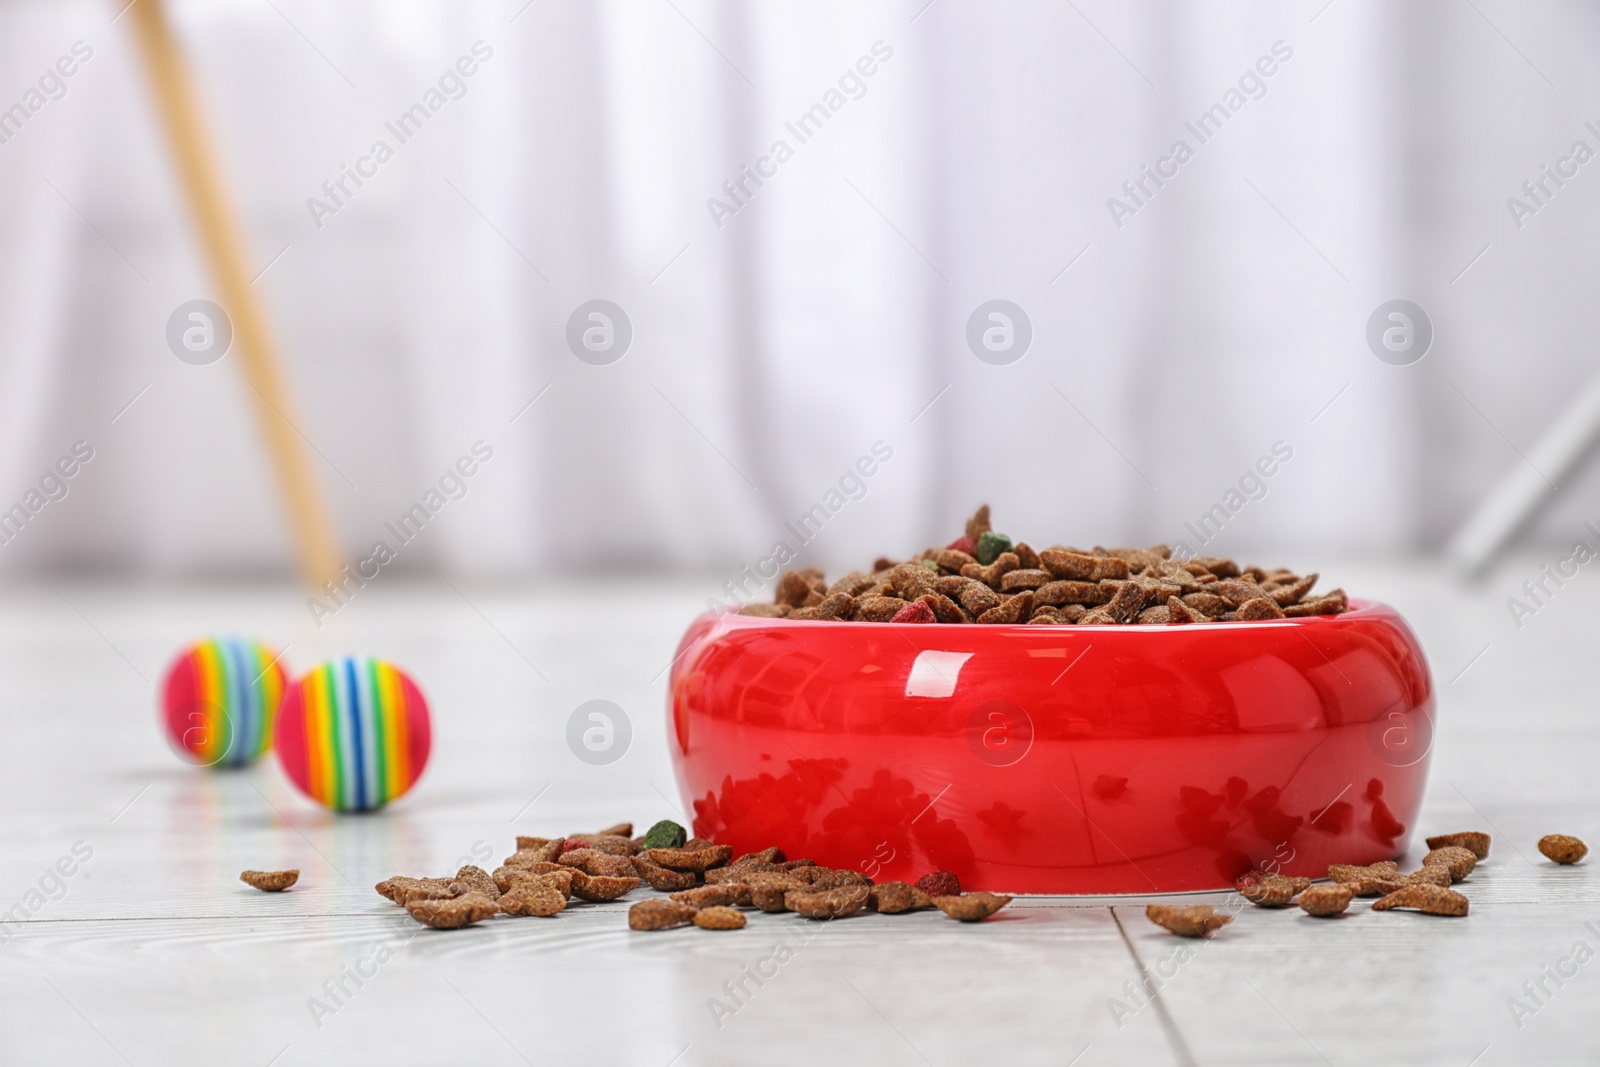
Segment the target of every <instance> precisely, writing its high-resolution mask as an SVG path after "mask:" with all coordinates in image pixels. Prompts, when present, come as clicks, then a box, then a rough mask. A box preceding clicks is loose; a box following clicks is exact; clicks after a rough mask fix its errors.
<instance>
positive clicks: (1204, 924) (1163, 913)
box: [1144, 904, 1233, 937]
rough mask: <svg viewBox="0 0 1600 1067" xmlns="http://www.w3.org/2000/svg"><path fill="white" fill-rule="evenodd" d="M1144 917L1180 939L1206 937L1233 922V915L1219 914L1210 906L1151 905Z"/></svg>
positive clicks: (1145, 911)
mask: <svg viewBox="0 0 1600 1067" xmlns="http://www.w3.org/2000/svg"><path fill="white" fill-rule="evenodd" d="M1144 916H1145V918H1147V919H1149V920H1150V921H1151V922H1153V923H1155V924H1156V925H1157V926H1160V927H1163V928H1165V929H1167V930H1171V931H1172V932H1173V933H1175V934H1177V935H1179V936H1180V937H1204V936H1206V935H1207V934H1209V933H1210V932H1211V931H1213V930H1220V929H1222V927H1224V926H1227V925H1228V924H1229V923H1231V922H1233V916H1232V915H1221V914H1218V912H1217V909H1215V908H1213V907H1212V906H1211V905H1210V904H1190V905H1188V906H1184V905H1179V904H1150V905H1147V906H1146V907H1145V909H1144Z"/></svg>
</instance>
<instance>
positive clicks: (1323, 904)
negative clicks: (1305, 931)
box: [1299, 885, 1356, 917]
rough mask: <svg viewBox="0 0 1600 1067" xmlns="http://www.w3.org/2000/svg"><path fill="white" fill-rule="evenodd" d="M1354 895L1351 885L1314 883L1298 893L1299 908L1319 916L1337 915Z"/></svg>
mask: <svg viewBox="0 0 1600 1067" xmlns="http://www.w3.org/2000/svg"><path fill="white" fill-rule="evenodd" d="M1355 895H1356V892H1355V888H1354V887H1353V886H1348V885H1314V886H1312V887H1311V888H1310V889H1307V890H1306V891H1305V892H1304V893H1301V894H1300V899H1299V904H1300V910H1301V911H1303V912H1305V913H1306V914H1307V915H1316V916H1319V917H1326V916H1329V915H1339V914H1341V913H1343V911H1344V910H1345V909H1346V908H1348V907H1349V906H1350V900H1351V898H1353V897H1354V896H1355Z"/></svg>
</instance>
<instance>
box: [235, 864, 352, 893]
mask: <svg viewBox="0 0 1600 1067" xmlns="http://www.w3.org/2000/svg"><path fill="white" fill-rule="evenodd" d="M299 880H300V869H299V868H298V867H297V868H295V869H294V870H291V871H242V872H240V874H239V881H241V882H243V883H245V884H246V885H248V886H252V887H254V888H256V889H259V890H261V891H262V892H263V893H281V892H283V891H284V890H285V889H288V888H289V887H290V886H292V885H294V884H295V883H296V882H298V881H299ZM380 892H382V891H381V890H380Z"/></svg>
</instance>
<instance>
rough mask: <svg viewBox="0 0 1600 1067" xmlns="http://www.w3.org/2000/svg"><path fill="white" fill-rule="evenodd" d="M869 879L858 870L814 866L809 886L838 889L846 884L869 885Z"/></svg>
mask: <svg viewBox="0 0 1600 1067" xmlns="http://www.w3.org/2000/svg"><path fill="white" fill-rule="evenodd" d="M871 884H872V881H871V879H869V878H867V876H866V875H864V874H862V873H861V872H859V871H850V870H844V869H842V868H839V869H835V868H829V867H818V868H815V873H813V874H812V875H811V888H813V889H840V888H842V887H844V886H847V885H871Z"/></svg>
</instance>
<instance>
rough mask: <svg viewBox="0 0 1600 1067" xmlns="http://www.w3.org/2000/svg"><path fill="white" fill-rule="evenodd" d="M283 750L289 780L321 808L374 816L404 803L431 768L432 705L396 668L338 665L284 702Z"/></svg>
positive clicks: (312, 675) (364, 662)
mask: <svg viewBox="0 0 1600 1067" xmlns="http://www.w3.org/2000/svg"><path fill="white" fill-rule="evenodd" d="M277 748H278V761H279V762H280V763H282V764H283V770H284V773H285V774H287V775H288V776H289V780H290V781H292V782H294V784H295V785H296V786H298V787H299V788H300V790H301V792H303V793H305V794H306V796H308V797H310V798H311V799H312V800H315V801H316V802H317V803H318V804H321V805H322V806H323V807H325V808H332V809H333V810H334V811H373V810H375V809H377V808H381V807H383V806H384V805H385V804H387V803H389V801H391V800H396V799H398V798H399V797H401V796H404V795H405V793H406V791H407V790H409V789H410V788H411V787H412V786H413V785H415V784H416V781H417V779H418V778H419V777H421V776H422V769H423V768H424V767H426V766H427V765H428V753H429V751H430V750H431V749H432V726H431V724H430V723H429V719H428V703H427V701H425V700H424V699H423V698H422V693H421V692H420V691H419V690H418V689H417V687H416V684H415V683H413V682H412V681H411V679H410V678H408V677H406V674H405V672H404V671H402V670H400V668H398V667H396V666H394V665H393V664H391V663H385V662H384V661H383V660H381V659H370V658H367V657H364V656H363V657H346V658H344V659H337V660H333V661H331V662H329V663H324V664H322V666H320V667H315V668H313V669H312V670H311V671H310V672H308V673H307V674H306V675H305V677H303V678H301V679H300V680H299V681H297V682H295V683H294V684H293V685H291V686H290V687H289V691H288V692H287V693H286V694H284V697H283V704H282V705H281V706H279V708H278V742H277Z"/></svg>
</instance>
